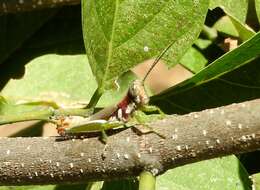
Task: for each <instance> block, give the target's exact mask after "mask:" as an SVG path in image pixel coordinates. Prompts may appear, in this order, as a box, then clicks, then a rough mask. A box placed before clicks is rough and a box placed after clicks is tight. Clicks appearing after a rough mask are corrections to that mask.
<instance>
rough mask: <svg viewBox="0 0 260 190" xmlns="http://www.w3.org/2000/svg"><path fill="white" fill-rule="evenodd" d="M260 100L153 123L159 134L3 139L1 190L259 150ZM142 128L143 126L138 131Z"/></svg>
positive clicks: (129, 173)
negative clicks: (64, 138) (103, 141)
mask: <svg viewBox="0 0 260 190" xmlns="http://www.w3.org/2000/svg"><path fill="white" fill-rule="evenodd" d="M259 118H260V99H258V100H254V101H248V102H245V103H240V104H233V105H230V106H225V107H221V108H216V109H209V110H205V111H202V112H197V113H191V114H188V115H183V116H168V117H167V118H166V119H164V120H159V121H156V122H154V123H151V124H150V126H151V127H153V128H154V129H155V130H156V131H157V132H159V133H161V134H163V135H164V136H165V137H166V138H165V139H164V138H161V137H159V136H158V135H156V134H154V133H149V134H145V135H144V134H143V135H138V133H137V132H138V130H134V129H136V128H134V127H133V128H128V129H126V130H124V131H121V132H118V133H116V134H113V135H111V136H110V137H109V139H108V144H107V145H104V144H102V143H101V142H100V141H99V140H98V137H92V138H85V139H70V140H60V139H59V138H58V137H49V138H1V139H0V185H25V184H50V183H55V184H58V183H77V182H86V181H96V180H107V179H109V180H112V179H116V178H124V177H130V176H137V175H139V174H140V172H141V171H143V170H144V169H145V170H147V171H150V172H152V173H153V174H154V175H158V174H161V173H163V172H165V171H166V170H168V169H170V168H174V167H177V166H181V165H184V164H187V163H193V162H196V161H200V160H205V159H210V158H214V157H220V156H224V155H229V154H238V153H243V152H249V151H254V150H257V149H259V148H260V119H259ZM137 128H138V127H137Z"/></svg>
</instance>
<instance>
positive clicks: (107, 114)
mask: <svg viewBox="0 0 260 190" xmlns="http://www.w3.org/2000/svg"><path fill="white" fill-rule="evenodd" d="M171 45H172V43H171V44H170V45H168V46H167V47H166V48H165V49H164V50H163V51H162V52H161V54H160V55H159V56H158V57H157V58H156V59H155V61H154V62H153V64H152V66H151V67H150V68H149V70H148V72H147V73H146V75H145V76H144V78H143V79H142V80H134V81H133V82H132V84H131V85H130V87H129V89H128V92H127V94H126V95H125V97H124V98H123V99H122V100H121V101H120V102H119V103H118V104H117V105H116V106H111V107H107V108H104V109H102V110H100V111H99V112H97V113H95V114H93V115H92V116H90V117H88V118H81V119H79V120H77V121H72V120H69V118H64V119H61V120H60V121H59V122H58V123H57V131H58V133H59V134H60V135H61V136H66V135H69V136H75V135H77V134H84V133H89V132H98V131H100V132H101V133H102V138H101V139H102V141H103V142H106V140H107V135H106V133H105V131H106V130H108V129H113V128H117V127H120V126H126V124H127V122H129V120H130V119H131V118H133V117H135V119H136V121H137V122H139V123H143V122H142V119H141V117H140V115H138V114H137V113H140V112H138V111H144V112H155V111H157V112H159V113H160V114H161V116H164V113H163V112H162V111H161V110H160V109H159V108H158V107H156V106H151V105H148V103H149V96H148V95H147V93H146V90H145V87H144V82H145V80H146V78H147V77H148V75H149V73H150V72H151V71H152V69H153V68H154V67H155V66H156V64H157V63H158V62H159V60H160V59H161V58H162V56H163V55H164V54H165V53H166V51H167V50H168V49H169V48H170V47H171ZM152 131H153V130H152ZM153 132H154V131H153ZM155 133H156V132H155Z"/></svg>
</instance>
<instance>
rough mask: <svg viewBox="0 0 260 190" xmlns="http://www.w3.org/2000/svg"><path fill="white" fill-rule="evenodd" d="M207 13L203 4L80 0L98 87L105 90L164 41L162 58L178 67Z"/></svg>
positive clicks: (157, 50)
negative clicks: (177, 64) (168, 48)
mask: <svg viewBox="0 0 260 190" xmlns="http://www.w3.org/2000/svg"><path fill="white" fill-rule="evenodd" d="M207 9H208V0H200V1H190V0H183V1H174V0H160V1H158V0H151V1H132V0H125V1H119V0H106V1H104V0H103V1H101V0H99V1H90V0H88V1H84V0H83V1H82V13H83V36H84V42H85V47H86V50H87V55H88V58H89V62H90V65H91V68H92V71H93V73H94V75H95V77H96V79H97V81H98V84H99V86H100V87H108V86H109V85H110V84H111V82H112V81H113V80H114V79H116V78H117V77H118V76H119V75H120V74H122V73H123V72H126V71H127V70H129V69H130V68H132V67H133V66H135V65H136V64H138V63H140V62H142V61H143V60H146V59H149V58H151V57H155V56H156V55H158V54H159V53H160V52H161V51H162V50H163V49H165V48H166V47H167V46H168V45H169V44H170V43H173V45H172V47H171V49H170V50H169V51H168V53H167V54H166V55H165V57H164V60H166V62H167V63H168V65H169V66H173V65H174V64H176V63H178V61H179V59H180V58H181V57H182V55H183V54H184V53H185V52H186V51H187V49H188V48H189V47H190V45H191V44H192V43H193V42H194V40H195V39H196V38H197V36H198V34H199V32H200V30H201V27H202V24H203V21H204V18H205V15H206V12H207ZM194 18H196V19H194Z"/></svg>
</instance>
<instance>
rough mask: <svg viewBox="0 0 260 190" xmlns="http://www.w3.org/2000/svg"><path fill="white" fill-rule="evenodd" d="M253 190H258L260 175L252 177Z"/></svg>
mask: <svg viewBox="0 0 260 190" xmlns="http://www.w3.org/2000/svg"><path fill="white" fill-rule="evenodd" d="M252 180H253V186H254V187H255V189H254V190H260V173H256V174H254V175H252Z"/></svg>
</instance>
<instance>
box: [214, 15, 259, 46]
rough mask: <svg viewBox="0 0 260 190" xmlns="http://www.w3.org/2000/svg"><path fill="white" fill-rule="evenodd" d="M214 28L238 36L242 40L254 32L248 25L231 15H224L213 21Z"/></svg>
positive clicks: (251, 35)
mask: <svg viewBox="0 0 260 190" xmlns="http://www.w3.org/2000/svg"><path fill="white" fill-rule="evenodd" d="M214 28H216V29H217V30H218V31H220V32H223V33H225V34H228V35H231V36H234V37H239V38H240V39H241V40H242V41H246V40H248V39H249V38H251V37H253V36H254V35H255V32H254V31H253V30H252V29H251V28H250V27H248V26H247V25H246V24H244V23H242V22H240V21H239V20H238V19H236V18H235V17H233V16H232V15H228V16H224V17H222V18H221V19H219V20H218V21H217V22H216V23H215V25H214Z"/></svg>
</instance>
